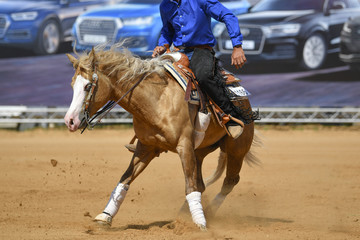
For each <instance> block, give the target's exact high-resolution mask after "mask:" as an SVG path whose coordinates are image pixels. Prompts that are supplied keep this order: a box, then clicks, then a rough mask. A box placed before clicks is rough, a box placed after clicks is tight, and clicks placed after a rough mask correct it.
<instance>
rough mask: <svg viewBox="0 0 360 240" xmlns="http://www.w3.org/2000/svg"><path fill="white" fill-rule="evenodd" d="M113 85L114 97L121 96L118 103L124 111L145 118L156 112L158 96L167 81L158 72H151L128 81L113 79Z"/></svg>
mask: <svg viewBox="0 0 360 240" xmlns="http://www.w3.org/2000/svg"><path fill="white" fill-rule="evenodd" d="M113 86H114V87H115V91H114V93H115V94H114V95H115V98H117V99H120V98H123V100H121V102H120V103H119V104H120V105H121V106H122V107H123V108H124V109H125V110H126V111H128V112H129V113H131V114H132V115H133V116H139V117H141V118H147V116H148V115H151V113H154V112H156V107H157V106H158V105H159V104H158V101H159V99H160V97H159V96H160V95H161V93H162V92H163V88H164V87H166V86H167V82H166V81H165V80H164V79H162V78H161V77H160V76H159V75H158V74H155V73H153V74H150V75H149V76H147V75H146V74H145V75H141V76H138V77H136V78H134V79H133V80H132V81H131V82H129V83H121V82H120V83H117V82H116V81H114V82H113Z"/></svg>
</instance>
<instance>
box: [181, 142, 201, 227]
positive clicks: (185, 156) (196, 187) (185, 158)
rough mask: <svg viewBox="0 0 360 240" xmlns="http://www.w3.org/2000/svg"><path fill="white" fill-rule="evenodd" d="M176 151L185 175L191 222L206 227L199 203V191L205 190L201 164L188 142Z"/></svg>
mask: <svg viewBox="0 0 360 240" xmlns="http://www.w3.org/2000/svg"><path fill="white" fill-rule="evenodd" d="M177 150H178V153H179V156H180V159H181V163H182V167H183V171H184V175H185V188H186V189H185V193H186V201H187V202H188V205H189V209H190V213H191V216H192V219H193V222H194V223H195V224H196V225H197V226H199V227H200V229H206V219H205V215H204V211H203V207H202V204H201V193H202V192H203V191H204V190H205V185H204V182H203V181H202V177H201V164H199V163H198V162H197V160H196V157H195V153H194V150H193V148H192V146H191V143H190V142H189V144H188V147H186V145H183V147H179V148H178V149H177Z"/></svg>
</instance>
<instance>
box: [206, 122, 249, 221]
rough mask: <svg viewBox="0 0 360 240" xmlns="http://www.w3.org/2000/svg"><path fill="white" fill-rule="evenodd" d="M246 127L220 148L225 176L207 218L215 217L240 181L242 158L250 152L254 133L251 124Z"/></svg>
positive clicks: (208, 210) (207, 211)
mask: <svg viewBox="0 0 360 240" xmlns="http://www.w3.org/2000/svg"><path fill="white" fill-rule="evenodd" d="M247 126H248V128H247V129H246V131H244V133H243V134H242V135H241V136H240V137H239V138H238V139H236V141H234V140H233V139H231V138H230V137H227V139H225V142H224V144H223V145H222V146H221V150H222V151H224V152H225V154H226V161H227V165H226V176H225V179H224V182H223V185H222V188H221V191H220V192H219V193H218V194H217V195H216V197H215V198H214V199H213V200H212V202H211V204H210V206H209V207H208V208H207V209H206V213H207V216H208V217H210V218H211V217H213V216H215V214H216V212H217V210H218V209H219V208H220V206H221V204H222V203H223V202H224V200H225V198H226V196H227V195H228V194H229V193H230V192H231V191H232V190H233V188H234V187H235V185H236V184H238V182H239V181H240V170H241V167H242V164H243V161H244V158H245V156H246V154H247V153H248V151H249V150H250V147H251V144H252V140H253V133H254V129H253V125H252V124H251V125H247ZM222 154H224V153H222Z"/></svg>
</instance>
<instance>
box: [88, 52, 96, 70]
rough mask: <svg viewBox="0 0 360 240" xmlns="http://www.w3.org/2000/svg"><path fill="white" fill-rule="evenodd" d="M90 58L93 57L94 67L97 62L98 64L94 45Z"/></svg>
mask: <svg viewBox="0 0 360 240" xmlns="http://www.w3.org/2000/svg"><path fill="white" fill-rule="evenodd" d="M89 58H90V59H91V63H92V65H93V67H94V66H95V64H96V55H95V49H94V47H92V49H91V52H90V54H89Z"/></svg>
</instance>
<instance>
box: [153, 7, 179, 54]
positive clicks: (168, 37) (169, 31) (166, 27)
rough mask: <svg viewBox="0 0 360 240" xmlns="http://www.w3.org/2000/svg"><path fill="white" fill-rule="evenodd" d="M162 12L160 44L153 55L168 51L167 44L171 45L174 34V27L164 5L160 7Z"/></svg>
mask: <svg viewBox="0 0 360 240" xmlns="http://www.w3.org/2000/svg"><path fill="white" fill-rule="evenodd" d="M160 14H161V20H162V23H163V27H162V29H161V33H160V38H159V42H158V46H156V47H155V49H154V51H153V54H152V57H156V56H158V55H161V54H163V53H164V52H165V51H166V46H170V45H171V44H172V39H173V35H174V29H173V27H172V26H171V24H170V23H169V21H168V19H167V15H166V14H167V13H166V10H164V9H163V8H162V7H160Z"/></svg>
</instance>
